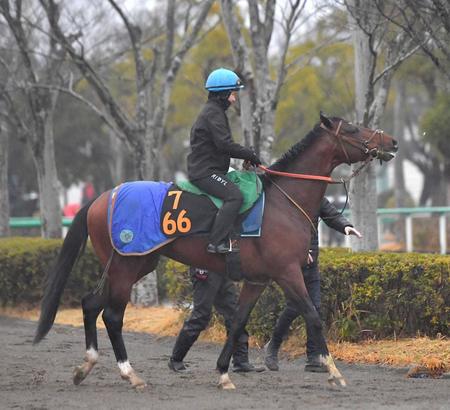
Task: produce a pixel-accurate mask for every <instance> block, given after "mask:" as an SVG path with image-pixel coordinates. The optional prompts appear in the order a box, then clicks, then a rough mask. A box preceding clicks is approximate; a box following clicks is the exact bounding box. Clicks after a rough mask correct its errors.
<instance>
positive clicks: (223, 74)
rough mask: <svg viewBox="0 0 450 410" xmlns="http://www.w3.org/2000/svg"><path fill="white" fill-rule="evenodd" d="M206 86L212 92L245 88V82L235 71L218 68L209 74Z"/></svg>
mask: <svg viewBox="0 0 450 410" xmlns="http://www.w3.org/2000/svg"><path fill="white" fill-rule="evenodd" d="M205 88H206V89H207V90H208V91H212V92H218V91H227V90H229V91H235V90H240V89H241V88H244V84H242V82H241V79H240V78H239V77H238V76H237V74H236V73H235V72H234V71H231V70H227V69H226V68H218V69H217V70H214V71H213V72H212V73H211V74H210V75H209V76H208V79H207V80H206V84H205Z"/></svg>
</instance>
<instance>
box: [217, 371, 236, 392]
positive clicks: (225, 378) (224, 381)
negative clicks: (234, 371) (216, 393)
mask: <svg viewBox="0 0 450 410" xmlns="http://www.w3.org/2000/svg"><path fill="white" fill-rule="evenodd" d="M217 387H219V388H221V389H224V390H233V389H235V388H236V386H235V385H234V384H233V382H232V381H231V379H230V376H229V375H228V373H223V374H221V375H220V378H219V384H218V386H217Z"/></svg>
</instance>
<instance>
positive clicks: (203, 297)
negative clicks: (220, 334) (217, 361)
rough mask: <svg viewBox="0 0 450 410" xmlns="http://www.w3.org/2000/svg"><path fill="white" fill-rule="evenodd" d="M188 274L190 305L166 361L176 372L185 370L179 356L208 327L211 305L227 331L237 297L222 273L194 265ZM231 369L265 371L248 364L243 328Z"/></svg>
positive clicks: (181, 355) (232, 285) (236, 291)
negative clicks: (189, 276)
mask: <svg viewBox="0 0 450 410" xmlns="http://www.w3.org/2000/svg"><path fill="white" fill-rule="evenodd" d="M190 274H191V279H192V285H193V287H194V294H193V299H194V308H193V310H192V313H191V316H190V317H189V319H187V320H186V321H185V322H184V325H183V328H182V329H181V331H180V333H179V334H178V337H177V340H176V342H175V346H174V347H173V351H172V356H171V357H170V359H169V363H168V365H169V368H170V369H172V370H173V371H176V372H184V371H186V370H187V369H186V366H185V364H184V363H183V359H184V357H185V356H186V354H187V353H188V351H189V349H190V348H191V346H192V345H193V344H194V342H195V341H196V340H197V338H198V336H199V335H200V332H201V331H202V330H204V329H205V328H206V326H208V323H209V321H210V320H211V314H212V308H213V306H214V307H215V308H216V310H217V312H218V313H219V314H220V315H222V316H223V317H224V319H225V327H226V329H227V332H228V331H229V329H230V328H231V324H232V323H233V316H234V312H235V310H236V307H237V301H238V297H239V293H238V289H237V287H236V285H235V284H234V283H233V282H232V281H231V280H230V279H229V278H228V277H227V276H225V275H221V274H219V273H215V272H208V271H205V270H201V269H196V268H190ZM232 369H233V371H235V372H253V371H256V372H260V371H263V370H265V369H264V367H255V366H253V365H252V364H250V363H249V360H248V333H247V332H246V331H244V332H243V333H242V334H241V336H240V337H239V340H238V342H237V346H236V350H235V352H234V354H233V368H232Z"/></svg>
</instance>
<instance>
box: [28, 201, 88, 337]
mask: <svg viewBox="0 0 450 410" xmlns="http://www.w3.org/2000/svg"><path fill="white" fill-rule="evenodd" d="M93 202H94V200H92V201H90V202H89V203H87V204H86V205H85V206H84V207H83V208H81V209H80V211H79V212H78V213H77V214H76V216H75V218H74V220H73V222H72V225H71V226H70V228H69V231H68V232H67V235H66V238H65V239H64V242H63V245H62V248H61V250H60V252H59V255H58V259H57V261H56V264H55V266H54V267H53V269H52V270H51V271H50V272H49V274H48V276H47V281H46V285H45V291H44V296H43V298H42V302H41V314H40V317H39V324H38V327H37V330H36V334H35V336H34V340H33V344H36V343H39V342H40V341H41V340H42V339H43V338H44V336H45V335H46V334H47V333H48V332H49V331H50V329H51V328H52V326H53V322H54V321H55V316H56V311H57V310H58V306H59V301H60V299H61V295H62V293H63V290H64V287H65V286H66V282H67V279H68V277H69V274H70V272H71V271H72V268H73V267H74V265H75V263H76V262H77V260H78V258H79V257H80V256H81V255H82V254H83V252H84V248H85V247H86V242H87V238H88V228H87V213H88V209H89V207H90V206H91V205H92V203H93Z"/></svg>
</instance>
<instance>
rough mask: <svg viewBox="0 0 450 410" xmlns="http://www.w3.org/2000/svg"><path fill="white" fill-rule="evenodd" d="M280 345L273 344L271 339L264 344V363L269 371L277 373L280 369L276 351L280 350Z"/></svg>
mask: <svg viewBox="0 0 450 410" xmlns="http://www.w3.org/2000/svg"><path fill="white" fill-rule="evenodd" d="M280 345H281V344H277V343H275V342H274V340H273V339H270V340H269V343H267V344H266V346H265V349H266V356H265V357H264V363H265V364H266V366H267V368H268V369H269V370H272V371H274V372H277V371H278V370H279V369H280V367H279V366H278V351H279V350H280Z"/></svg>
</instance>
